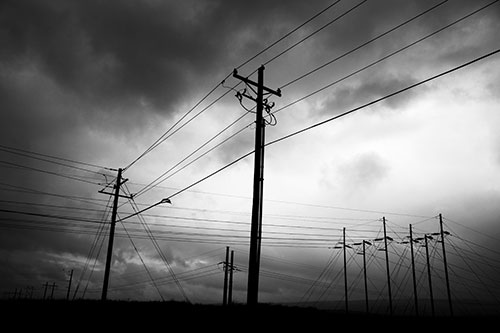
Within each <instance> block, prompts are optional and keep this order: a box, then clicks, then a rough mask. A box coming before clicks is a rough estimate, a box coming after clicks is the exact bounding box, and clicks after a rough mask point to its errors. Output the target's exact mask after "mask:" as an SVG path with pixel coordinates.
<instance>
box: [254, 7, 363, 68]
mask: <svg viewBox="0 0 500 333" xmlns="http://www.w3.org/2000/svg"><path fill="white" fill-rule="evenodd" d="M367 1H368V0H363V1H361V2H359V3H358V4H356V5H354V6H353V7H351V8H350V9H348V10H347V11H345V12H344V13H342V14H340V15H339V16H337V17H335V18H334V19H332V20H330V21H329V22H328V23H326V24H325V25H323V26H321V27H320V28H319V29H316V30H314V31H313V32H311V33H310V34H309V35H307V36H305V37H304V38H302V39H300V40H299V41H297V42H295V43H294V44H293V45H291V46H289V47H287V48H286V49H285V50H283V51H281V52H280V53H278V54H277V55H275V56H274V57H272V58H271V59H269V60H268V61H266V62H265V63H264V65H267V64H269V63H271V62H272V61H274V60H276V59H278V58H279V57H281V56H282V55H283V54H285V53H287V52H288V51H290V50H291V49H293V48H295V47H296V46H297V45H299V44H301V43H303V42H304V41H306V40H307V39H309V38H311V37H312V36H314V35H316V34H317V33H319V32H320V31H322V30H323V29H325V28H326V27H328V26H330V25H331V24H333V23H335V22H337V21H338V20H340V19H341V18H343V17H344V16H346V15H347V14H349V13H350V12H352V11H354V10H355V9H357V8H358V7H360V6H361V5H363V4H365V3H366V2H367Z"/></svg>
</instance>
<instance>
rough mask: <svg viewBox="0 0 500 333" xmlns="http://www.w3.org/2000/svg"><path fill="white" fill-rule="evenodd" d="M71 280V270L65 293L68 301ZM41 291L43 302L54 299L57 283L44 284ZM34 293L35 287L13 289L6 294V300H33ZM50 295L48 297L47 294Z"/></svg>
mask: <svg viewBox="0 0 500 333" xmlns="http://www.w3.org/2000/svg"><path fill="white" fill-rule="evenodd" d="M72 280H73V270H71V271H70V275H69V280H68V287H67V292H66V300H69V294H70V291H71V282H72ZM42 289H43V298H42V299H43V300H46V299H54V291H55V290H56V289H57V283H55V282H52V283H49V282H45V283H44V284H43V285H42ZM23 291H24V292H23ZM34 291H35V287H33V286H27V287H26V288H15V289H14V291H13V292H9V293H6V296H7V298H10V299H33V293H34ZM47 292H49V293H50V296H49V295H48V294H47Z"/></svg>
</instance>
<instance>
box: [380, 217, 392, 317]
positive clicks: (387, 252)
mask: <svg viewBox="0 0 500 333" xmlns="http://www.w3.org/2000/svg"><path fill="white" fill-rule="evenodd" d="M382 222H383V224H384V243H385V267H386V269H387V290H388V293H389V313H390V314H391V316H392V293H391V271H390V269H389V248H388V247H387V231H386V228H385V217H383V218H382Z"/></svg>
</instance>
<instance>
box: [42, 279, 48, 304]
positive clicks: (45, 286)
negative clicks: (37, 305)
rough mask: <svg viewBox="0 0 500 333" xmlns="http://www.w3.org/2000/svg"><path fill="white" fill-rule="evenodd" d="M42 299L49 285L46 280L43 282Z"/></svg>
mask: <svg viewBox="0 0 500 333" xmlns="http://www.w3.org/2000/svg"><path fill="white" fill-rule="evenodd" d="M43 287H44V288H43V299H44V300H45V298H46V297H47V288H48V287H49V283H48V282H45V284H44V285H43Z"/></svg>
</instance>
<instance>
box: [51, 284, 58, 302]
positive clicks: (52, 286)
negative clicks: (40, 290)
mask: <svg viewBox="0 0 500 333" xmlns="http://www.w3.org/2000/svg"><path fill="white" fill-rule="evenodd" d="M50 288H52V291H51V293H50V299H54V289H56V288H57V284H56V283H55V282H52V285H51V286H50Z"/></svg>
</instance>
